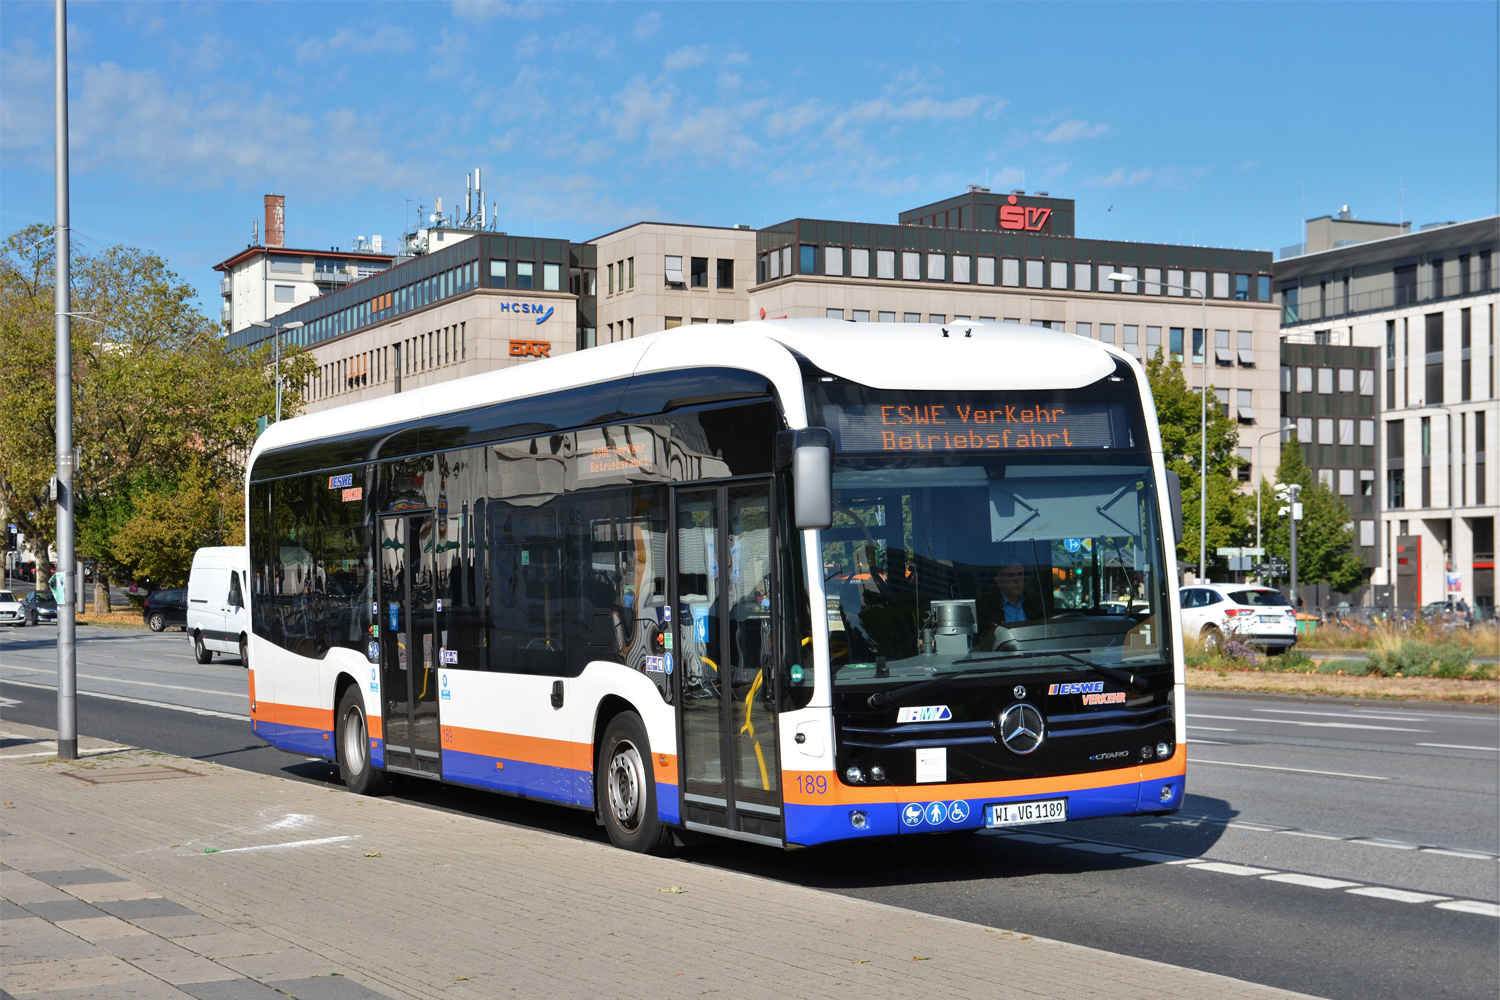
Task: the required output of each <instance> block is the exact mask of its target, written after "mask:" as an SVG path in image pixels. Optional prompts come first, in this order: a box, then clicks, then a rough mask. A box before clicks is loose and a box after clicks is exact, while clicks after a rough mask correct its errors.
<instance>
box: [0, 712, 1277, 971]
mask: <svg viewBox="0 0 1500 1000" xmlns="http://www.w3.org/2000/svg"><path fill="white" fill-rule="evenodd" d="M52 735H53V734H52V733H51V732H48V731H45V730H39V729H34V728H31V727H27V726H19V725H16V724H11V723H7V724H6V725H4V727H3V732H0V789H3V791H0V796H3V800H4V801H3V804H0V862H3V865H0V897H3V899H0V916H3V917H4V921H3V923H0V987H3V989H4V991H5V992H8V993H9V994H12V995H14V996H15V997H17V998H28V1000H29V998H37V997H49V998H51V997H58V998H61V997H69V998H72V997H80V998H81V997H88V998H91V1000H115V998H126V997H129V998H132V1000H157V998H169V997H170V998H186V997H196V998H198V1000H284V998H285V997H286V996H293V997H298V998H304V1000H374V998H392V1000H395V998H405V997H422V998H437V997H442V998H453V1000H469V998H475V1000H478V998H488V997H497V996H514V997H588V998H601V1000H602V998H613V997H640V998H652V1000H657V998H666V997H686V996H700V995H703V994H717V995H722V996H728V997H735V998H752V1000H753V998H766V1000H781V998H786V997H840V998H847V997H850V996H858V997H860V998H861V1000H874V998H881V997H890V998H900V1000H916V998H921V997H934V998H936V997H941V998H944V1000H950V998H952V1000H956V998H965V997H972V998H1018V1000H1019V998H1041V997H1056V998H1069V1000H1072V998H1087V997H1101V998H1103V997H1108V998H1141V1000H1145V998H1183V1000H1228V998H1237V1000H1238V998H1244V1000H1251V998H1255V1000H1268V998H1272V997H1292V996H1295V995H1296V994H1291V993H1287V992H1284V991H1281V990H1275V989H1271V988H1269V987H1264V986H1258V985H1254V984H1249V983H1243V982H1240V981H1237V980H1233V979H1228V978H1225V977H1222V976H1215V975H1212V974H1209V973H1203V972H1196V971H1193V970H1189V969H1181V968H1177V967H1175V966H1169V965H1162V964H1160V963H1156V962H1149V961H1145V960H1142V959H1137V958H1130V957H1126V956H1122V955H1114V954H1110V953H1107V952H1102V951H1096V950H1093V949H1089V948H1082V947H1077V946H1074V945H1068V944H1063V943H1060V942H1055V941H1048V940H1042V939H1039V938H1033V937H1030V936H1025V935H1023V934H1020V933H1015V932H1011V931H1003V930H996V929H993V928H987V927H981V926H979V925H977V924H968V923H963V922H960V921H956V920H950V919H946V918H940V917H930V916H925V915H922V914H919V913H913V912H910V911H907V910H902V909H897V908H895V907H889V906H884V905H880V904H875V903H869V902H865V901H862V900H858V899H851V898H848V897H844V896H838V895H834V894H831V893H825V892H821V891H815V890H811V889H804V888H801V887H798V886H790V885H785V884H782V883H779V882H773V881H769V880H765V879H760V878H755V877H750V876H745V875H740V874H737V873H734V872H726V871H720V870H717V869H713V868H708V867H704V866H698V865H688V864H683V863H680V862H674V861H671V860H664V859H659V858H649V857H642V856H639V855H633V854H627V853H625V852H622V851H617V850H615V849H613V848H611V847H608V846H606V845H601V844H597V843H591V842H582V841H578V840H576V839H573V838H569V837H562V836H557V835H554V834H550V833H546V832H542V831H537V830H530V829H525V828H519V827H511V826H503V825H498V824H495V823H493V822H489V821H486V820H482V819H478V818H472V817H468V816H464V815H455V814H451V813H446V812H442V811H438V810H434V809H427V808H422V807H419V806H413V805H407V804H405V803H402V802H398V801H395V800H392V799H379V798H358V797H356V796H352V795H349V794H347V793H345V792H344V791H343V789H342V788H337V787H333V788H320V787H318V786H314V785H308V784H304V783H301V782H295V781H291V780H287V779H282V778H276V777H270V776H266V775H258V774H252V773H248V772H244V771H235V770H232V769H229V768H225V767H222V766H220V765H217V764H207V763H202V762H197V761H191V760H184V759H181V758H175V757H170V756H166V755H164V754H158V753H154V752H150V751H142V750H130V749H122V748H118V747H115V746H113V745H112V744H108V743H105V742H103V741H100V740H91V739H81V740H80V741H79V743H80V754H81V758H82V759H80V760H79V761H77V762H73V763H62V762H59V761H57V760H55V759H54V758H53V756H52V754H53V753H54V752H55V747H54V745H53V744H51V743H49V742H46V741H47V740H48V739H49V738H50V737H51V736H52Z"/></svg>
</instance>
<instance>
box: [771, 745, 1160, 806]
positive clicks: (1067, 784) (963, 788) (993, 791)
mask: <svg viewBox="0 0 1500 1000" xmlns="http://www.w3.org/2000/svg"><path fill="white" fill-rule="evenodd" d="M1186 772H1187V749H1186V748H1185V747H1182V746H1178V748H1177V752H1176V753H1175V754H1173V755H1172V758H1171V759H1170V760H1164V761H1162V762H1160V763H1158V764H1145V765H1142V766H1138V767H1121V768H1116V769H1114V770H1111V771H1092V772H1090V773H1087V774H1060V775H1056V776H1054V777H1048V778H1020V779H1016V780H1014V781H976V782H972V783H964V784H941V783H934V784H931V785H874V786H869V785H864V786H859V785H846V784H844V783H843V782H841V781H839V780H838V777H837V776H836V775H835V774H834V773H833V772H832V771H783V772H782V786H781V787H782V789H783V791H782V795H783V796H784V798H785V801H786V802H788V803H799V804H802V805H859V804H861V803H876V802H912V801H916V800H920V799H931V798H934V797H935V796H937V795H939V794H940V793H939V790H940V789H941V794H942V795H944V796H946V797H948V798H953V797H954V796H959V797H962V798H966V799H998V798H1011V797H1014V796H1017V795H1048V794H1053V793H1057V792H1081V791H1084V790H1086V789H1090V788H1109V787H1110V786H1112V785H1125V784H1134V783H1136V782H1141V781H1153V780H1157V779H1160V778H1171V777H1176V776H1178V775H1182V774H1185V773H1186ZM819 775H821V776H822V777H824V778H826V779H827V781H826V787H827V788H828V791H826V792H824V793H823V794H821V795H819V794H818V793H817V792H816V791H806V790H804V789H812V788H814V787H815V782H813V781H798V780H797V779H798V778H799V777H802V778H814V779H816V778H817V777H818V776H819Z"/></svg>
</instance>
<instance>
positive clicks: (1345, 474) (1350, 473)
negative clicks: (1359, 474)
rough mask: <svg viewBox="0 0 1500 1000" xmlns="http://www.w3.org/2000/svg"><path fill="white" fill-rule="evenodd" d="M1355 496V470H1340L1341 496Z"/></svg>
mask: <svg viewBox="0 0 1500 1000" xmlns="http://www.w3.org/2000/svg"><path fill="white" fill-rule="evenodd" d="M1353 495H1354V470H1353V469H1340V470H1339V496H1341V497H1352V496H1353Z"/></svg>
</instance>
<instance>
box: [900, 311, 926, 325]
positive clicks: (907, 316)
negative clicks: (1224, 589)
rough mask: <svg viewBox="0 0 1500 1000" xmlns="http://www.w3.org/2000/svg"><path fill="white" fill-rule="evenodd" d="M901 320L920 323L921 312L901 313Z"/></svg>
mask: <svg viewBox="0 0 1500 1000" xmlns="http://www.w3.org/2000/svg"><path fill="white" fill-rule="evenodd" d="M901 322H903V323H920V322H922V314H921V313H902V314H901Z"/></svg>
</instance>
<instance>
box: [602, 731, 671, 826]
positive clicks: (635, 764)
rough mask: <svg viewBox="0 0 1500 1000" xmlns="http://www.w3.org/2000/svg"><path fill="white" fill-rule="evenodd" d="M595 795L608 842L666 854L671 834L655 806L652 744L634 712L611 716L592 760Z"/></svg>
mask: <svg viewBox="0 0 1500 1000" xmlns="http://www.w3.org/2000/svg"><path fill="white" fill-rule="evenodd" d="M594 795H595V800H596V808H597V809H598V810H599V816H600V818H601V819H603V820H604V829H605V830H606V831H607V832H608V833H609V840H610V843H612V844H614V845H615V846H616V847H619V848H623V849H624V850H627V851H636V852H638V853H640V854H665V853H667V849H668V847H669V846H670V844H671V842H672V833H671V831H670V830H668V829H667V827H666V826H665V825H664V824H663V823H662V821H661V819H660V817H659V816H658V815H657V810H656V781H655V779H654V778H653V777H652V767H651V744H650V742H649V741H648V740H647V738H646V727H645V724H644V723H642V722H641V719H640V716H638V715H636V714H635V713H634V712H622V713H620V714H619V715H617V716H615V717H614V718H613V719H611V720H610V723H609V725H608V726H607V727H606V728H605V730H604V742H603V743H602V744H600V746H599V760H598V762H597V763H596V764H595V765H594Z"/></svg>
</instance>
